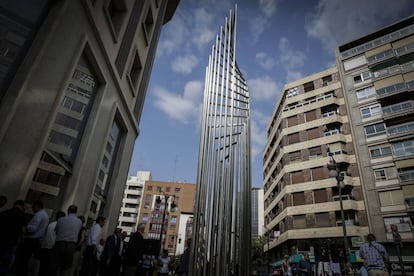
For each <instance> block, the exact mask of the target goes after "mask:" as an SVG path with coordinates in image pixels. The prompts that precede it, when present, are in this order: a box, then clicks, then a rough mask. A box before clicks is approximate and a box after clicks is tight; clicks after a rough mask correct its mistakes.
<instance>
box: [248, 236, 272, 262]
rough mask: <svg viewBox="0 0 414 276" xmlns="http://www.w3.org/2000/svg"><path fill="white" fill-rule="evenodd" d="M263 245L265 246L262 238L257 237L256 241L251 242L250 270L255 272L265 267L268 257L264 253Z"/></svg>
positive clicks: (264, 240)
mask: <svg viewBox="0 0 414 276" xmlns="http://www.w3.org/2000/svg"><path fill="white" fill-rule="evenodd" d="M265 244H266V239H265V237H263V236H259V237H258V238H257V239H255V240H252V251H251V266H252V270H257V269H259V268H260V267H263V266H266V265H267V263H268V255H267V254H266V252H265V251H264V246H265Z"/></svg>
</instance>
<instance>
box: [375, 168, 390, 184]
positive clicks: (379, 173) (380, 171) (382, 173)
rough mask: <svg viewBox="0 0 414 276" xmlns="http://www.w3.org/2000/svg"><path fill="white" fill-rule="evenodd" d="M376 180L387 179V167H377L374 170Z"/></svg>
mask: <svg viewBox="0 0 414 276" xmlns="http://www.w3.org/2000/svg"><path fill="white" fill-rule="evenodd" d="M374 175H375V180H376V181H381V180H386V179H387V173H386V172H385V169H377V170H374Z"/></svg>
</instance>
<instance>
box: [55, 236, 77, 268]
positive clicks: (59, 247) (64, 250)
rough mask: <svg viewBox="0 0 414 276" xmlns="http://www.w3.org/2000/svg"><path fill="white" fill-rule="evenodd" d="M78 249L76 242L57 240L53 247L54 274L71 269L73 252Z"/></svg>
mask: <svg viewBox="0 0 414 276" xmlns="http://www.w3.org/2000/svg"><path fill="white" fill-rule="evenodd" d="M75 251H76V243H75V242H65V241H57V242H56V243H55V245H54V246H53V249H52V254H53V257H52V264H51V265H52V267H53V275H59V274H60V273H61V272H64V271H68V270H69V269H71V267H72V264H73V254H74V253H75Z"/></svg>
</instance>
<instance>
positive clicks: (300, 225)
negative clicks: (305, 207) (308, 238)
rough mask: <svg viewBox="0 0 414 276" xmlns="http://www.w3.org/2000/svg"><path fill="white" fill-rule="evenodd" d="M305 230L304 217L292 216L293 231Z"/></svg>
mask: <svg viewBox="0 0 414 276" xmlns="http://www.w3.org/2000/svg"><path fill="white" fill-rule="evenodd" d="M304 228H306V216H305V215H297V216H293V229H304Z"/></svg>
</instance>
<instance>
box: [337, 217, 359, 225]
mask: <svg viewBox="0 0 414 276" xmlns="http://www.w3.org/2000/svg"><path fill="white" fill-rule="evenodd" d="M345 225H346V226H352V225H357V224H356V223H355V220H354V219H346V220H345ZM336 226H342V220H337V221H336Z"/></svg>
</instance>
